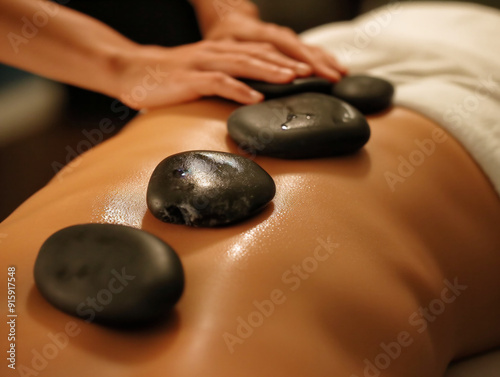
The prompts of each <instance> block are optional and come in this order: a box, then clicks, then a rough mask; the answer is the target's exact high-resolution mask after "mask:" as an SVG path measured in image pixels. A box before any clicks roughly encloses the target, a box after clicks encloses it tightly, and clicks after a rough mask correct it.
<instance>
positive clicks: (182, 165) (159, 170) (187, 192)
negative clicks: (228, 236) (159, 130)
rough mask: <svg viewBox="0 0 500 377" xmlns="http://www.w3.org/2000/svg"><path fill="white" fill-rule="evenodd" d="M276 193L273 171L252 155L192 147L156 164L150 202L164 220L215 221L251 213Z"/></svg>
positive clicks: (218, 223)
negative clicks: (265, 167)
mask: <svg viewBox="0 0 500 377" xmlns="http://www.w3.org/2000/svg"><path fill="white" fill-rule="evenodd" d="M275 193H276V186H275V184H274V181H273V179H272V178H271V176H270V175H269V174H268V173H267V172H266V171H265V170H264V169H262V168H261V167H260V166H259V165H257V164H256V163H255V162H253V161H252V160H250V159H248V158H245V157H242V156H238V155H235V154H231V153H224V152H214V151H189V152H183V153H178V154H175V155H173V156H170V157H167V158H166V159H165V160H163V161H162V162H161V163H160V164H159V165H158V166H157V167H156V169H155V170H154V172H153V174H152V176H151V179H150V181H149V186H148V190H147V204H148V208H149V210H150V211H151V213H152V214H153V215H154V216H155V217H157V218H158V219H160V220H162V221H164V222H167V223H174V224H185V225H190V226H197V227H213V226H221V225H228V224H231V223H235V222H238V221H241V220H243V219H245V218H247V217H249V216H252V215H253V214H255V213H256V212H258V211H259V210H260V209H262V208H263V207H264V206H265V205H266V204H267V203H269V202H270V201H271V200H272V199H273V197H274V194H275Z"/></svg>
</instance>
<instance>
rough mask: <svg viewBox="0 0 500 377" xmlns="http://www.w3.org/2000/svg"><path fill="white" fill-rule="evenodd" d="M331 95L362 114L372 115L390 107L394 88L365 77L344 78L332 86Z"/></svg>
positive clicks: (385, 82)
mask: <svg viewBox="0 0 500 377" xmlns="http://www.w3.org/2000/svg"><path fill="white" fill-rule="evenodd" d="M332 94H333V95H334V96H335V97H337V98H340V99H341V100H344V101H346V102H347V103H349V104H351V105H352V106H354V107H355V108H357V109H358V110H359V111H361V112H362V113H363V114H374V113H378V112H380V111H383V110H385V109H387V108H389V107H390V106H391V103H392V97H393V95H394V87H393V86H392V84H391V83H390V82H388V81H386V80H383V79H380V78H377V77H372V76H365V75H353V76H346V77H344V78H343V79H342V80H340V81H339V82H338V83H337V84H335V85H334V86H333V89H332Z"/></svg>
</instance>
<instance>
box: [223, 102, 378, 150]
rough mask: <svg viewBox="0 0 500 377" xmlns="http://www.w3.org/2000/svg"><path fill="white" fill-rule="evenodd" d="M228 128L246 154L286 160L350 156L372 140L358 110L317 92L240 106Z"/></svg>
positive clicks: (230, 119) (364, 120) (232, 116)
mask: <svg viewBox="0 0 500 377" xmlns="http://www.w3.org/2000/svg"><path fill="white" fill-rule="evenodd" d="M227 124H228V131H229V135H230V136H231V138H232V139H233V140H234V141H235V142H236V143H238V144H239V146H240V149H242V150H244V151H246V152H247V153H249V154H262V155H268V156H273V157H280V158H290V159H292V158H314V157H328V156H337V155H343V154H349V153H353V152H355V151H357V150H358V149H360V148H361V147H363V145H365V144H366V142H367V141H368V139H369V138H370V127H369V126H368V123H367V122H366V119H365V117H364V116H363V115H362V114H361V113H360V112H359V111H358V110H356V109H355V108H353V107H352V106H351V105H349V104H347V103H345V102H343V101H340V100H338V99H337V98H334V97H332V96H328V95H325V94H320V93H303V94H298V95H294V96H289V97H283V98H279V99H274V100H270V101H265V102H262V103H259V104H256V105H250V106H244V107H240V108H239V109H237V110H236V111H234V112H233V113H232V114H231V115H230V117H229V119H228V122H227Z"/></svg>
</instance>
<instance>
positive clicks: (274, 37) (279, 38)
mask: <svg viewBox="0 0 500 377" xmlns="http://www.w3.org/2000/svg"><path fill="white" fill-rule="evenodd" d="M238 36H239V37H240V38H243V39H244V38H246V37H247V36H246V35H245V32H244V31H242V32H241V33H240V34H239V35H238ZM253 39H254V40H257V41H259V42H264V41H265V42H269V43H272V44H273V45H274V46H275V47H276V48H277V49H278V50H280V51H281V52H282V53H284V54H286V55H288V56H290V57H292V58H294V59H296V60H299V61H302V62H305V63H307V64H309V65H310V66H311V67H312V68H313V69H314V71H315V73H316V74H317V75H319V76H322V77H325V78H328V79H330V80H334V81H337V80H338V79H339V78H340V75H339V74H338V73H334V71H336V70H337V69H336V68H335V66H336V65H334V66H331V61H329V62H328V63H327V62H326V61H325V60H324V59H323V58H321V59H320V60H319V61H318V59H317V58H318V53H317V51H316V50H315V49H314V48H310V46H307V45H305V44H304V43H302V41H301V40H300V39H299V37H298V36H297V34H295V33H294V32H293V31H292V30H291V29H288V28H285V27H282V26H278V25H274V24H266V25H264V26H263V27H261V31H260V32H259V33H253ZM337 65H338V64H337ZM339 68H340V66H339Z"/></svg>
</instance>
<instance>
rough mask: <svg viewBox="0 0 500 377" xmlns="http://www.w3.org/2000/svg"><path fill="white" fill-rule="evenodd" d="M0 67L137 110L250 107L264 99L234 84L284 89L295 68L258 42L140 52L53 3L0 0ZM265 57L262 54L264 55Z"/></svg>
mask: <svg viewBox="0 0 500 377" xmlns="http://www.w3.org/2000/svg"><path fill="white" fill-rule="evenodd" d="M0 35H1V36H2V38H0V61H2V62H3V63H6V64H9V65H12V66H16V67H19V68H21V69H25V70H28V71H31V72H33V73H36V74H39V75H42V76H45V77H49V78H51V79H54V80H57V81H62V82H65V83H69V84H73V85H76V86H80V87H83V88H86V89H90V90H94V91H97V92H100V93H104V94H107V95H109V96H112V97H115V98H120V99H121V100H122V101H123V102H124V103H126V104H127V105H129V106H131V107H134V108H137V109H139V108H144V107H159V106H165V105H171V104H175V103H180V102H185V101H191V100H194V99H197V98H199V97H201V96H210V95H218V96H222V97H225V98H228V99H232V100H235V101H238V102H242V103H255V102H258V101H260V100H262V95H260V94H259V93H257V92H255V91H253V90H252V89H251V88H249V87H248V86H246V85H245V84H243V83H242V82H240V81H238V80H236V79H234V78H233V77H247V78H252V79H257V80H266V81H270V82H276V83H280V82H287V81H290V80H292V79H293V78H294V77H295V76H296V73H295V71H293V70H292V69H291V67H294V66H295V64H296V63H295V62H294V61H293V60H292V59H290V58H287V57H285V56H283V55H282V54H281V53H279V52H278V51H277V50H276V49H274V48H272V47H270V46H268V45H263V44H259V43H255V42H253V43H250V42H249V43H237V42H235V41H227V40H225V41H203V42H199V43H196V44H191V45H185V46H181V47H175V48H163V47H159V46H141V45H138V44H136V43H134V42H132V41H131V40H129V39H127V38H125V37H124V36H122V35H121V34H119V33H118V32H116V31H115V30H113V29H111V28H110V27H108V26H107V25H105V24H103V23H101V22H99V21H97V20H95V19H93V18H91V17H88V16H86V15H83V14H81V13H78V12H75V11H73V10H70V9H68V8H65V7H63V6H60V5H58V4H56V3H52V2H48V1H40V0H17V1H9V0H0ZM262 51H264V52H265V53H263V52H262Z"/></svg>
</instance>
